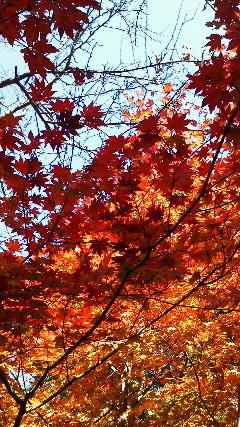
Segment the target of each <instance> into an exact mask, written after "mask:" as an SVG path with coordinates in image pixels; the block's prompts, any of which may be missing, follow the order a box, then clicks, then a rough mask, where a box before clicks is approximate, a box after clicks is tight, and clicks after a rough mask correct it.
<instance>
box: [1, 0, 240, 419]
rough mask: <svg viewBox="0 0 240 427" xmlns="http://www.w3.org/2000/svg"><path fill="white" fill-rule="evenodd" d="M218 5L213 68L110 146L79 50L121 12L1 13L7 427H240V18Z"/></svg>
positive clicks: (132, 121)
mask: <svg viewBox="0 0 240 427" xmlns="http://www.w3.org/2000/svg"><path fill="white" fill-rule="evenodd" d="M113 3H114V2H113ZM126 3H128V2H126ZM205 3H206V5H205V6H206V7H210V8H212V9H213V10H214V14H215V18H214V20H213V21H212V22H209V23H207V25H208V26H209V27H210V28H211V35H210V37H209V38H208V43H207V48H208V51H209V53H208V57H207V58H206V59H203V60H202V61H198V62H196V64H195V65H196V67H195V71H193V72H192V73H190V74H189V75H188V78H187V81H185V82H184V84H181V86H180V87H179V86H177V85H176V81H175V80H174V78H172V79H171V78H169V80H168V81H166V80H165V81H164V84H163V87H162V88H161V89H159V90H158V92H157V97H158V101H156V95H153V94H152V93H151V92H149V93H148V94H147V95H146V94H145V93H142V94H141V95H139V94H137V93H136V96H135V97H132V98H128V99H127V103H128V105H129V108H128V110H126V109H125V110H121V115H122V122H123V123H124V122H125V124H127V125H128V126H129V129H130V130H129V131H128V132H126V131H121V128H120V131H119V129H118V131H117V130H116V132H115V134H114V133H113V132H112V134H111V135H108V136H106V137H105V138H103V134H104V129H106V128H107V123H108V112H106V111H105V112H104V111H103V109H102V108H101V106H100V105H99V103H98V102H97V99H96V101H94V100H92V99H91V100H90V101H89V102H88V100H87V97H85V98H83V99H84V100H83V101H81V102H80V101H79V98H80V94H81V92H80V91H81V90H83V91H84V87H85V86H86V85H89V84H91V81H93V80H94V78H95V76H94V73H93V72H92V71H91V70H90V71H89V70H83V69H80V68H78V67H77V66H76V64H75V62H74V49H76V48H77V46H78V43H80V41H81V40H82V39H81V37H82V34H83V33H86V34H88V31H89V32H90V29H91V31H93V32H94V27H91V25H93V22H94V23H95V22H97V19H100V18H99V17H102V16H104V13H105V10H104V2H103V4H102V5H101V7H100V3H98V2H97V1H95V0H71V1H70V0H59V1H58V2H56V1H54V0H11V1H10V0H2V1H1V5H0V33H1V37H2V42H3V43H6V44H8V45H11V46H13V47H14V46H18V48H19V49H20V50H21V53H22V54H23V56H24V61H25V65H26V71H24V72H23V73H22V74H18V69H17V67H16V69H15V75H14V76H10V77H8V78H7V79H3V80H2V81H1V82H0V88H1V89H2V90H3V91H4V90H5V92H3V93H4V94H5V95H4V96H6V105H7V103H8V96H9V95H8V93H7V91H8V90H9V91H10V89H11V88H12V87H13V86H14V87H16V88H17V90H18V91H19V93H21V96H22V97H23V98H21V103H20V104H19V105H18V106H16V105H14V107H13V108H11V107H10V108H8V109H6V111H5V110H4V113H3V114H2V116H1V118H0V132H1V133H0V146H1V152H0V174H1V194H0V196H1V197H0V215H1V228H2V230H3V232H2V235H3V238H2V240H1V251H0V288H1V294H0V295H1V297H0V301H1V311H0V320H1V322H0V328H1V336H0V346H1V368H0V379H1V388H0V390H1V391H0V392H1V401H0V414H1V415H0V424H1V425H2V426H12V425H13V426H15V427H16V426H19V425H21V426H28V427H31V426H45V425H49V426H52V427H58V426H60V427H61V426H94V425H95V424H96V425H99V426H135V425H136V426H137V425H139V426H171V427H174V426H179V427H180V426H186V427H197V426H199V427H200V426H201V427H208V426H218V427H225V426H228V427H234V426H236V425H237V422H238V417H239V412H240V387H239V385H238V384H239V382H238V378H239V377H238V369H239V353H238V350H239V344H240V342H239V329H238V328H239V323H238V322H239V320H238V317H239V309H238V304H239V299H240V289H239V273H240V271H239V249H240V240H239V233H240V225H239V218H238V215H239V207H240V193H239V191H240V190H239V188H240V186H239V172H240V159H239V157H240V150H239V125H240V88H239V85H240V80H239V65H240V62H239V55H240V35H239V34H240V33H239V16H240V10H239V1H238V0H209V1H206V2H205ZM203 6H204V5H203ZM101 14H102V15H101ZM101 19H102V18H101ZM94 25H95V24H94ZM99 25H102V24H99ZM89 28H90V29H89ZM79 40H80V41H79ZM187 59H189V57H187ZM193 62H194V61H193ZM157 65H158V67H157V68H158V70H157V71H158V73H161V72H162V73H164V71H163V70H162V68H161V60H160V59H158V61H157ZM109 74H111V73H110V72H109ZM112 74H113V73H112ZM61 84H63V85H66V87H70V88H75V90H76V91H78V92H75V93H77V94H78V96H76V97H75V96H74V94H73V92H72V94H71V96H70V94H68V95H67V96H65V95H64V96H62V94H61V88H60V86H61ZM92 88H93V89H92V90H93V91H94V88H95V86H94V85H93V86H92ZM83 93H84V92H83ZM89 99H90V97H89ZM79 102H80V103H79ZM33 116H34V117H36V123H37V124H36V123H35V124H33V122H32V117H33ZM84 132H85V133H84ZM89 133H90V134H91V135H92V137H91V138H93V139H94V138H96V140H98V139H101V141H102V143H101V144H100V143H99V142H98V143H97V144H96V145H97V146H98V148H96V146H95V147H94V148H93V147H92V146H91V143H90V144H89V146H87V145H84V144H83V145H81V140H80V135H86V138H87V137H88V135H89ZM81 156H82V157H81Z"/></svg>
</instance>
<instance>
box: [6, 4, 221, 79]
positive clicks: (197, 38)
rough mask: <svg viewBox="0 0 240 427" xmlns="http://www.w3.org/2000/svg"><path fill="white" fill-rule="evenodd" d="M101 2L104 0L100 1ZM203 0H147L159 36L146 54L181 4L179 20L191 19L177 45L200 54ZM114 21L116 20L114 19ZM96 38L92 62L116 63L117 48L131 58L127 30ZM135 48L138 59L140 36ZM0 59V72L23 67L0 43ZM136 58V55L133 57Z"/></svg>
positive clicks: (165, 33) (165, 35) (161, 42)
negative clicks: (98, 42)
mask: <svg viewBox="0 0 240 427" xmlns="http://www.w3.org/2000/svg"><path fill="white" fill-rule="evenodd" d="M103 3H104V2H103ZM204 3H205V2H204V0H148V5H149V7H148V12H149V17H148V29H149V31H151V32H153V33H155V34H153V35H154V37H156V38H157V39H158V41H157V42H155V43H154V42H150V41H149V42H148V45H147V49H148V54H149V56H151V53H154V54H155V53H156V52H157V51H158V50H161V47H164V46H165V45H166V43H167V41H168V40H169V38H170V35H171V34H172V31H173V28H174V26H175V23H176V20H177V16H178V13H179V9H180V7H181V4H182V10H181V13H180V19H179V22H180V23H181V22H182V21H183V20H184V18H186V19H191V18H192V17H193V16H194V14H195V16H194V17H193V19H192V20H191V21H189V22H186V24H185V25H184V27H183V29H182V31H181V34H180V37H179V42H178V46H179V47H180V46H181V45H187V46H189V47H191V48H192V53H193V55H194V56H196V57H199V56H201V52H202V48H203V46H204V44H205V43H206V36H207V35H208V33H209V29H208V28H207V27H205V22H206V21H208V20H211V18H212V16H213V15H212V10H211V9H210V8H209V7H207V8H206V10H205V11H203V8H204ZM115 24H116V25H118V24H119V21H116V22H115ZM178 29H179V26H178V27H177V29H176V33H175V35H177V33H178ZM98 40H99V41H100V43H101V44H102V47H98V48H97V49H96V51H95V54H94V55H93V61H92V64H94V65H95V66H96V67H101V66H102V64H104V63H108V64H109V65H117V64H118V63H119V57H120V53H119V52H120V51H121V59H122V60H123V61H124V62H125V61H126V62H132V61H133V60H134V58H133V57H132V52H131V49H130V45H129V38H128V36H127V34H124V33H123V34H121V33H120V32H119V31H115V30H103V31H102V32H101V33H100V34H99V36H98ZM137 43H138V46H136V52H137V56H138V58H139V59H141V57H142V54H143V52H144V45H143V41H142V40H138V41H137ZM0 56H1V61H0V62H1V63H0V73H1V74H3V73H8V72H11V71H12V72H13V71H14V66H15V65H17V66H18V72H19V73H21V72H22V71H24V70H25V67H24V63H23V60H22V55H21V54H20V53H18V52H17V50H16V49H15V51H14V52H13V50H12V48H10V49H9V48H7V47H6V46H4V45H3V44H1V49H0ZM135 59H137V58H135Z"/></svg>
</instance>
